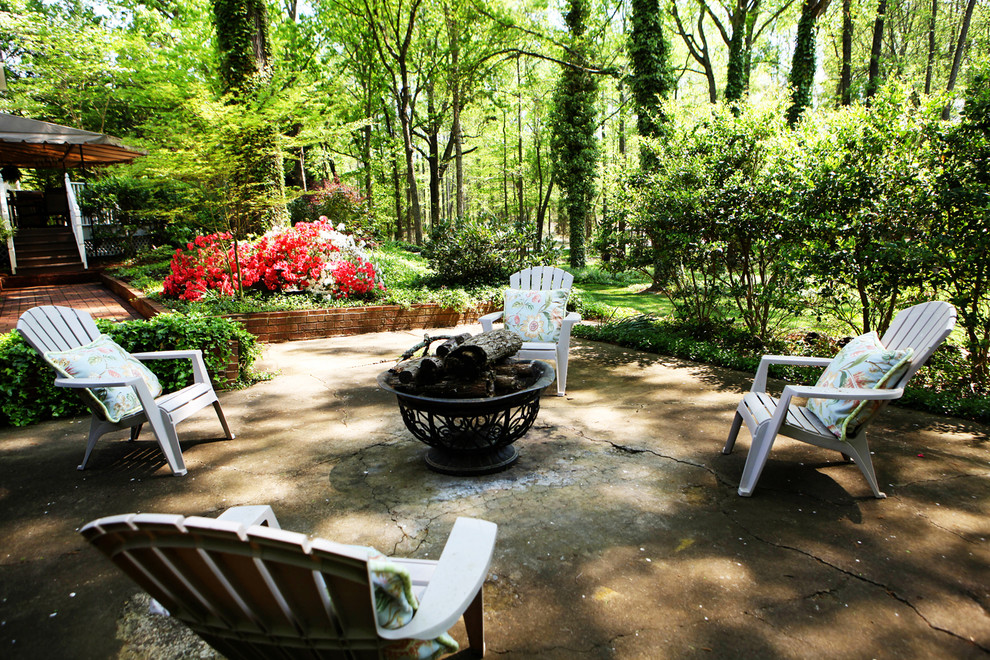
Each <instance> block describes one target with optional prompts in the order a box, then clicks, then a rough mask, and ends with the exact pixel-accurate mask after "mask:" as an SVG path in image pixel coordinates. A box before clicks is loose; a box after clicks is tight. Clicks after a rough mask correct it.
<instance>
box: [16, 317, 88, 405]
mask: <svg viewBox="0 0 990 660" xmlns="http://www.w3.org/2000/svg"><path fill="white" fill-rule="evenodd" d="M17 331H18V332H19V333H21V336H23V337H24V339H25V340H26V341H27V343H28V344H30V346H31V348H33V349H34V350H36V351H38V353H40V354H41V355H42V356H44V354H45V353H47V352H49V351H68V350H71V349H73V348H79V347H80V346H85V345H86V344H89V343H91V342H93V341H95V340H97V339H99V337H100V335H101V334H102V333H101V332H100V329H99V328H97V327H96V322H95V321H93V317H91V316H90V315H89V314H87V313H86V312H83V311H80V310H77V309H73V308H71V307H60V306H58V305H42V306H40V307H32V308H31V309H29V310H27V311H26V312H24V313H23V314H21V317H20V318H19V319H18V320H17ZM46 362H47V360H46ZM49 366H51V365H50V364H49ZM52 371H53V372H55V374H56V375H58V376H60V375H61V374H59V373H58V371H57V370H56V369H55V367H52ZM75 392H76V395H77V396H79V397H80V398H81V399H82V401H83V403H85V404H86V407H87V408H89V409H90V411H91V412H92V413H93V414H94V415H96V416H97V417H98V418H99V419H102V420H106V418H107V416H106V411H105V410H104V408H103V406H102V405H101V403H100V401H99V399H97V398H96V395H95V394H93V393H92V392H91V391H90V390H88V389H86V390H75Z"/></svg>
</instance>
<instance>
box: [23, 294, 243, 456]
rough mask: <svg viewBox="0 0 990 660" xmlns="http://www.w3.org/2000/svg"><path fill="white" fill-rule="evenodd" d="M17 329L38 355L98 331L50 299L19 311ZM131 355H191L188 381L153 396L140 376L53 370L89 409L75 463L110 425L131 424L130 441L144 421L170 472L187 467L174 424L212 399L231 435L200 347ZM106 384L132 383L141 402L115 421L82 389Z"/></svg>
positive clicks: (59, 383) (75, 344)
mask: <svg viewBox="0 0 990 660" xmlns="http://www.w3.org/2000/svg"><path fill="white" fill-rule="evenodd" d="M17 330H18V332H20V333H21V335H23V336H24V338H25V340H27V342H28V344H30V345H31V347H32V348H34V349H35V350H36V351H38V352H39V353H41V354H42V356H44V355H45V353H49V352H59V351H69V350H72V349H78V348H81V347H84V346H86V345H87V344H90V343H92V342H93V341H95V340H97V339H99V338H100V337H101V336H102V335H101V333H100V331H99V329H98V328H97V327H96V323H94V322H93V319H92V317H91V316H90V315H89V314H87V313H86V312H83V311H81V310H77V309H72V308H71V307H59V306H55V305H46V306H42V307H33V308H31V309H29V310H28V311H26V312H24V314H22V315H21V317H20V319H18V321H17ZM130 355H131V357H134V358H136V359H138V360H168V359H186V360H190V361H191V362H192V367H193V383H192V384H191V385H188V386H186V387H184V388H182V389H180V390H178V391H175V392H169V393H167V394H162V395H161V396H158V397H157V398H156V397H154V396H153V395H152V393H151V391H150V390H149V389H148V387H147V385H146V384H145V382H144V381H143V380H142V379H141V378H136V377H131V378H119V379H113V378H99V379H96V378H66V377H63V376H62V375H61V374H58V377H56V379H55V385H56V387H67V388H72V389H75V390H76V391H77V392H78V393H79V395H80V396H81V397H82V399H83V401H84V402H85V403H86V405H87V407H89V409H90V411H91V412H92V413H93V416H92V419H91V422H90V427H89V440H88V442H87V444H86V454H85V456H83V460H82V463H80V464H79V469H80V470H82V469H84V468H85V467H86V463H87V462H88V461H89V456H90V454H91V453H92V452H93V447H95V446H96V441H97V440H99V439H100V436H102V435H104V434H106V433H109V432H111V431H117V430H121V429H127V428H129V429H131V437H130V439H131V440H132V441H133V440H136V439H137V437H138V434H139V433H140V432H141V426H142V425H143V424H144V423H145V422H148V424H150V425H151V430H152V432H153V433H154V434H155V439H156V440H158V444H159V445H160V446H161V449H162V452H163V453H164V454H165V459H166V460H167V461H168V466H169V468H171V470H172V472H173V474H176V475H183V474H185V473H186V472H187V470H186V464H185V461H184V460H183V458H182V449H181V448H180V447H179V437H178V434H177V432H176V428H175V427H176V425H177V424H178V423H179V422H181V421H182V420H184V419H186V418H188V417H189V416H191V415H193V414H194V413H196V412H198V411H200V410H202V409H203V408H205V407H206V406H208V405H210V404H211V403H212V404H213V408H214V410H215V411H216V413H217V417H218V418H219V419H220V424H221V425H222V426H223V432H224V434H225V435H226V437H227V439H228V440H233V439H234V434H233V433H231V432H230V427H229V426H228V425H227V419H226V417H224V414H223V408H221V407H220V401H219V400H218V399H217V394H216V392H215V391H214V390H213V385H212V384H211V383H210V378H209V375H208V374H207V372H206V364H205V363H204V362H203V354H202V351H199V350H182V351H157V352H153V353H133V354H130ZM53 368H54V367H53ZM56 373H57V371H56ZM108 387H131V388H132V389H133V390H134V392H135V394H136V395H137V398H138V401H139V402H140V403H141V409H140V410H137V411H136V412H132V413H130V414H127V415H126V416H124V417H121V418H120V419H119V420H118V421H111V420H110V419H109V418H108V416H107V414H106V410H105V409H103V408H102V407H101V406H100V405H99V403H98V401H97V400H96V399H95V395H93V394H92V392H89V391H83V390H91V389H98V388H99V389H102V388H108Z"/></svg>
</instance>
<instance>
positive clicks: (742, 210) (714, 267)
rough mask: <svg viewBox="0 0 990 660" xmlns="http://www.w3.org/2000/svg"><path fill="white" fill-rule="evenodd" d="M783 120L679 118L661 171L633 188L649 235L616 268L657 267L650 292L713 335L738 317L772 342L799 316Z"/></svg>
mask: <svg viewBox="0 0 990 660" xmlns="http://www.w3.org/2000/svg"><path fill="white" fill-rule="evenodd" d="M782 114H783V113H782V112H780V107H779V104H770V103H768V104H764V105H762V106H759V107H757V106H745V107H743V108H738V109H735V111H730V109H729V108H727V107H725V106H721V107H719V108H718V109H716V110H715V111H714V112H712V113H711V114H710V115H708V116H706V117H703V118H701V119H694V118H692V117H690V116H687V115H685V114H684V113H675V114H674V115H673V116H672V118H671V122H670V124H669V128H668V130H667V134H666V136H665V138H664V140H663V142H662V143H661V144H658V145H657V148H658V154H659V156H660V158H659V160H658V163H657V165H656V167H655V168H654V169H653V170H651V171H650V172H648V173H644V174H643V175H641V176H640V177H638V178H635V179H633V180H631V181H630V182H629V183H628V184H627V188H626V190H625V191H624V194H627V195H628V196H629V198H630V201H629V202H628V204H629V206H630V207H631V208H632V209H633V211H632V215H631V216H630V218H629V220H630V223H631V225H632V226H633V227H635V228H636V229H638V230H640V231H641V232H642V234H641V235H640V238H641V240H639V241H637V242H635V243H632V244H631V245H629V246H628V249H627V251H626V257H625V259H619V260H617V262H616V263H615V266H616V267H623V265H625V267H630V266H634V265H639V266H646V265H651V266H652V269H653V285H652V288H653V289H654V290H656V291H661V292H663V293H664V295H666V296H667V297H668V298H669V299H670V301H671V303H672V304H673V305H674V308H675V314H676V315H677V316H678V317H680V318H685V319H692V320H693V322H694V323H697V324H699V325H702V326H704V325H712V326H714V325H717V324H719V323H722V322H723V321H724V320H725V319H727V318H730V317H733V316H736V315H738V316H739V317H741V319H742V321H743V322H744V323H745V325H746V326H747V327H748V328H749V330H750V331H751V332H753V333H754V334H756V335H758V336H761V337H764V338H768V337H769V336H770V335H771V334H772V333H773V332H774V330H775V329H776V327H777V326H779V325H780V324H781V323H782V322H783V321H784V320H785V319H786V318H787V317H788V316H790V315H792V314H793V313H795V312H796V310H797V309H798V308H799V302H800V301H799V292H800V286H799V285H798V284H797V283H796V282H795V273H794V271H793V269H792V267H791V259H792V256H793V254H794V251H795V249H796V247H797V246H798V245H799V244H800V243H801V241H802V235H801V225H800V224H798V223H795V222H793V206H794V202H793V193H794V192H795V191H794V189H793V187H792V184H793V180H794V177H793V166H792V164H791V163H792V161H793V144H792V142H791V140H790V134H789V132H788V131H786V130H785V128H784V125H783V121H782V118H781V117H782ZM633 237H634V238H635V235H634V236H633ZM647 240H648V243H647Z"/></svg>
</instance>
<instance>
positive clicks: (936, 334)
mask: <svg viewBox="0 0 990 660" xmlns="http://www.w3.org/2000/svg"><path fill="white" fill-rule="evenodd" d="M955 325H956V308H955V307H953V306H952V305H950V304H949V303H947V302H942V301H933V302H927V303H922V304H920V305H915V306H914V307H908V308H907V309H903V310H901V311H900V312H898V313H897V316H895V317H894V320H893V321H892V322H891V324H890V327H889V328H888V329H887V332H885V333H884V335H883V338H882V339H881V340H880V341H881V342H882V343H883V345H884V346H886V347H887V348H899V349H904V348H908V347H910V348H913V349H914V354H913V355H912V356H911V366H910V367H908V370H907V371H906V372H904V375H903V376H901V378H900V379H899V380H898V381H897V382H896V383H892V384H891V385H890V387H904V385H906V384H907V382H908V381H909V380H911V377H912V376H914V374H915V373H916V372H917V371H918V369H920V368H921V367H923V366H924V365H925V363H926V362H927V361H928V359H929V358H930V357H931V356H932V354H933V353H934V352H935V350H936V349H937V348H938V347H939V346H940V345H941V343H942V342H943V341H945V339H946V338H947V337H948V336H949V334H950V333H951V332H952V329H953V328H954V327H955Z"/></svg>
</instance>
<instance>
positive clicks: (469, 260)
mask: <svg viewBox="0 0 990 660" xmlns="http://www.w3.org/2000/svg"><path fill="white" fill-rule="evenodd" d="M535 241H536V237H535V234H533V233H532V232H528V231H524V230H516V229H514V228H510V229H505V228H503V227H501V226H499V225H497V224H496V223H494V222H485V221H483V220H467V219H462V220H460V221H459V222H458V223H457V224H456V226H455V225H454V224H452V223H449V222H442V223H438V224H437V225H435V226H434V227H433V230H432V231H431V232H430V240H429V242H428V243H427V244H426V248H425V249H424V251H423V254H424V255H425V256H426V258H427V260H428V261H429V263H430V267H431V268H433V271H434V273H435V274H436V276H435V279H436V282H437V283H438V284H441V285H448V286H449V285H465V286H471V285H481V284H490V285H499V284H502V285H504V284H505V283H506V282H508V280H509V275H511V274H512V273H514V272H516V271H517V270H521V269H522V268H527V267H530V266H538V265H541V264H552V263H553V262H554V261H555V260H556V258H557V257H558V256H559V254H558V252H557V248H556V245H555V244H554V243H552V242H550V241H546V242H545V243H544V244H543V245H541V246H539V247H538V248H537V249H534V248H533V246H534V244H535Z"/></svg>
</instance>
